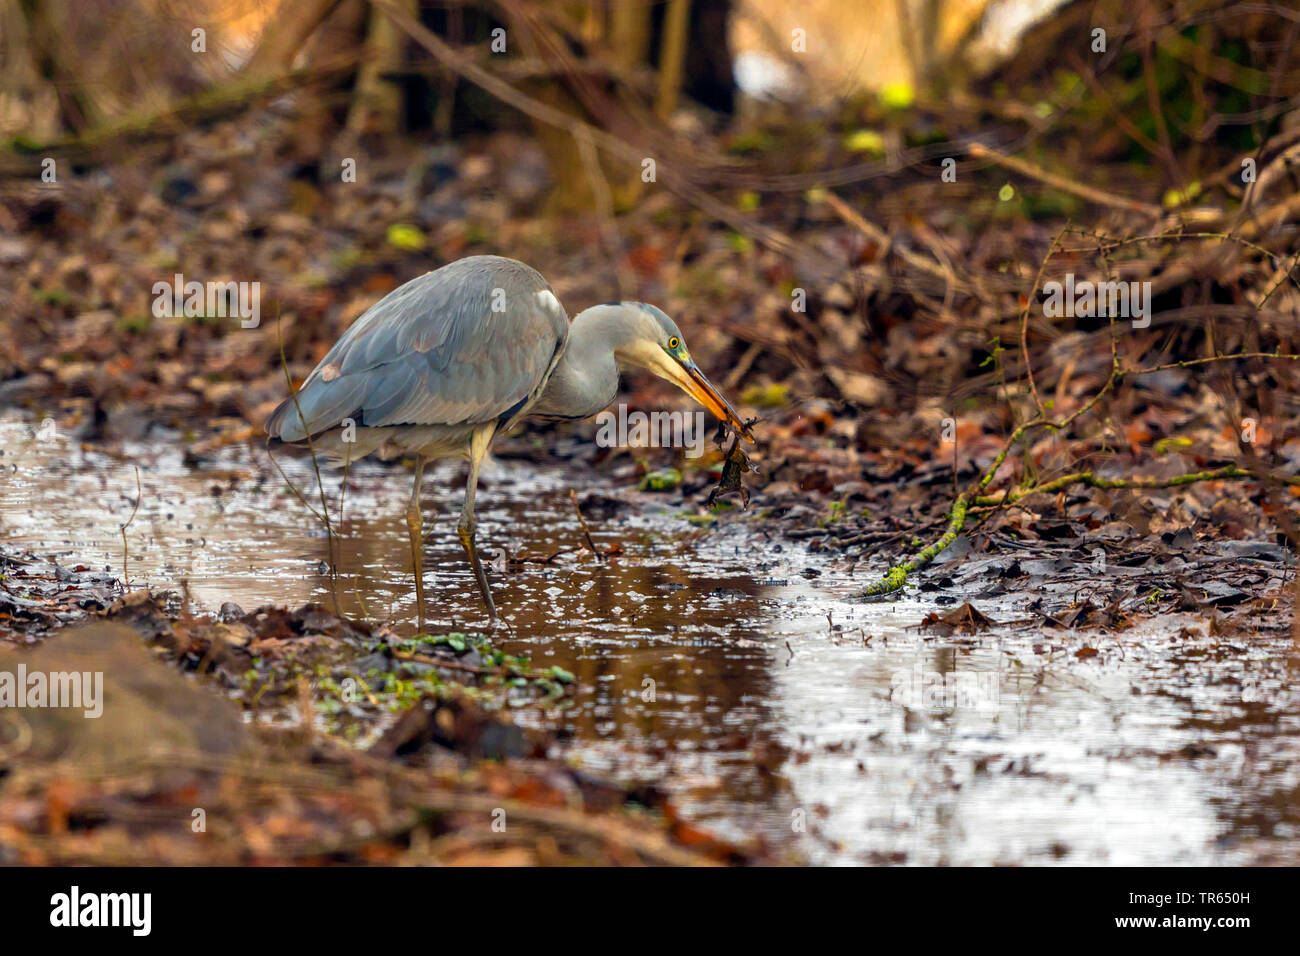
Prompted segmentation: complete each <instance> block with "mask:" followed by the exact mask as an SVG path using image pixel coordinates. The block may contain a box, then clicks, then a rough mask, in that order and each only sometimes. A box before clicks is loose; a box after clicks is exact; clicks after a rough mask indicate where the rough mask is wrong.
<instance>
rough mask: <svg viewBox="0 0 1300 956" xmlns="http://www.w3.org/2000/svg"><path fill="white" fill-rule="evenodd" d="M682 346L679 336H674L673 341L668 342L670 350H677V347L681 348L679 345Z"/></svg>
mask: <svg viewBox="0 0 1300 956" xmlns="http://www.w3.org/2000/svg"><path fill="white" fill-rule="evenodd" d="M681 344H682V343H681V342H680V341H679V340H678V338H677V336H675V335H674V336H673V337H672V338H671V339H669V340H668V347H669V348H670V349H675V348H677V346H679V345H681Z"/></svg>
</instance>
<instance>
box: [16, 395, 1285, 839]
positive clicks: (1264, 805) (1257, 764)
mask: <svg viewBox="0 0 1300 956" xmlns="http://www.w3.org/2000/svg"><path fill="white" fill-rule="evenodd" d="M0 451H3V452H4V455H3V457H0V468H2V469H3V477H2V478H0V535H2V536H3V537H4V538H5V539H6V540H7V541H9V542H10V543H17V544H19V545H20V546H23V547H27V548H30V549H31V550H33V551H35V552H36V553H38V554H42V555H51V554H58V555H62V556H63V559H62V560H63V563H65V564H75V563H86V564H89V565H91V566H94V567H106V568H110V569H111V570H112V571H113V572H115V573H117V574H119V575H120V574H121V571H122V564H123V556H122V543H121V536H120V533H119V526H120V525H121V524H122V523H123V522H125V521H126V520H127V519H128V518H129V516H130V514H131V504H132V501H133V500H134V498H135V487H136V486H135V473H134V468H133V466H134V465H136V464H138V465H139V466H140V482H141V486H142V489H143V496H142V500H141V504H140V507H139V511H138V513H137V514H136V516H135V518H134V520H133V521H132V523H131V525H130V527H129V528H128V530H127V539H128V543H129V561H128V573H129V576H130V583H131V586H132V587H141V586H145V585H148V586H151V587H155V588H164V587H172V588H175V587H178V586H180V585H181V582H184V586H185V587H186V588H187V589H188V592H189V594H190V596H191V599H192V600H193V601H194V602H196V603H198V604H199V605H201V606H203V607H205V608H208V609H211V610H216V609H217V608H218V607H219V606H220V605H221V604H222V603H223V602H225V601H234V602H236V603H237V604H239V605H241V606H242V607H243V608H245V609H250V610H251V609H253V608H255V607H257V606H258V605H260V604H264V603H276V604H288V605H291V606H294V605H297V604H301V603H303V602H305V601H308V600H317V601H321V602H322V603H326V604H329V603H330V591H331V586H332V585H331V579H330V577H329V575H328V574H327V573H326V564H325V560H326V558H327V557H328V544H327V539H326V537H325V535H324V533H323V531H322V530H321V529H320V527H319V525H318V523H317V522H316V521H315V519H313V518H312V517H311V515H310V514H309V513H308V512H307V510H306V508H305V506H304V505H303V504H302V503H301V502H299V501H298V500H297V499H296V498H294V497H293V496H292V495H291V494H290V493H289V492H288V491H287V490H285V488H284V486H283V483H282V482H281V481H280V479H279V478H278V477H277V476H274V473H273V472H272V473H271V477H267V472H268V469H267V467H266V466H265V464H264V459H263V458H262V456H263V455H264V453H263V452H262V451H260V450H248V449H236V450H231V451H229V452H227V453H223V454H222V456H221V461H220V464H219V465H215V466H212V467H207V468H204V469H201V470H191V469H189V468H187V467H185V465H184V464H183V460H182V455H181V452H180V445H179V444H178V443H166V442H164V443H155V444H150V445H137V446H128V447H126V448H125V449H124V450H123V452H122V454H121V455H120V456H110V455H109V454H106V453H104V452H103V451H97V450H96V451H87V450H83V449H82V448H81V447H80V446H78V444H77V443H76V442H75V441H72V440H69V439H68V438H66V437H58V436H54V437H52V438H48V439H47V440H35V439H32V438H31V437H30V430H29V429H27V428H25V427H23V426H20V425H18V424H16V423H15V422H13V421H9V422H0ZM284 464H285V467H286V470H287V471H288V473H289V474H290V475H291V477H292V478H293V479H294V480H295V482H296V483H297V484H298V486H299V487H301V488H304V489H306V488H310V489H311V494H310V495H309V496H308V498H309V500H310V501H311V502H312V504H313V505H314V506H315V507H316V508H318V509H319V500H318V498H316V497H315V494H316V492H315V486H314V482H313V480H312V479H311V472H310V467H309V465H307V464H305V463H302V462H284ZM460 475H461V467H460V466H457V465H454V464H445V465H442V466H439V467H437V468H435V469H431V470H430V472H429V473H428V474H427V476H426V481H425V492H424V503H425V516H426V517H425V522H426V533H427V535H428V538H427V545H426V549H425V564H426V568H427V569H429V573H428V574H427V577H426V590H427V594H428V598H429V605H430V606H429V620H428V624H429V627H430V629H431V630H435V631H438V630H447V629H451V628H453V627H454V628H458V629H464V628H466V627H469V628H471V629H473V628H475V627H477V626H479V625H481V624H482V623H483V616H482V612H481V610H480V608H479V603H478V598H477V594H476V592H475V591H474V589H473V584H472V580H471V578H470V575H469V572H468V568H467V567H466V565H465V562H464V560H463V556H462V555H461V552H460V549H459V545H458V543H457V541H456V538H455V533H454V525H455V520H456V517H457V515H458V512H459V508H460V494H461V491H460ZM409 481H410V479H409V477H408V475H407V474H406V473H405V472H404V471H402V470H401V469H388V468H385V467H381V466H376V465H371V464H369V463H362V464H361V465H359V466H357V467H355V468H354V470H353V472H352V474H351V477H350V482H349V487H348V489H347V493H346V499H345V503H344V513H345V520H344V523H343V524H342V527H341V533H340V541H339V542H338V545H337V547H338V548H339V567H340V572H341V573H340V579H341V580H340V582H339V585H338V596H339V599H340V601H341V604H342V610H343V611H344V612H345V613H348V614H352V615H358V616H367V617H370V618H376V619H381V620H385V619H386V620H391V621H392V622H393V624H394V626H395V627H397V629H398V630H400V631H404V632H407V633H410V632H411V631H412V630H413V620H412V618H413V616H414V596H413V593H412V590H413V589H412V587H411V581H410V558H409V548H408V545H407V537H406V526H405V522H404V518H403V509H404V507H405V501H406V496H407V495H408V494H409V490H410V486H409ZM575 481H576V482H577V483H578V484H577V490H578V492H579V494H580V495H582V494H585V493H587V492H590V491H597V492H600V493H602V494H605V495H608V496H610V497H612V498H615V499H619V500H621V501H623V502H625V503H626V505H627V506H626V507H624V508H622V509H621V510H619V511H618V512H617V513H616V514H614V515H612V516H608V517H600V518H594V519H589V523H590V524H591V528H592V532H593V535H594V537H595V539H596V541H597V543H598V544H600V545H602V546H608V545H610V544H612V543H617V544H618V545H620V546H621V548H622V553H621V554H620V555H618V556H617V557H616V558H614V559H613V560H612V561H610V562H609V563H607V564H602V563H599V562H597V561H596V560H595V559H594V557H593V556H592V555H591V554H590V553H587V552H583V551H581V550H580V542H581V532H580V529H579V526H578V522H577V519H576V517H575V515H574V511H573V506H572V503H571V501H570V498H569V493H568V492H569V488H570V487H573V486H574V484H575ZM326 487H327V488H328V489H329V491H330V497H331V502H330V503H331V510H332V511H336V510H337V494H338V490H339V478H338V476H337V475H336V476H333V477H329V478H327V480H326ZM679 512H680V505H679V504H674V503H672V501H671V500H670V499H667V498H664V497H661V496H655V495H649V494H642V493H639V492H634V491H628V490H625V489H613V488H610V487H606V486H603V485H601V484H599V483H598V482H593V481H591V480H590V479H589V478H588V477H586V476H578V477H576V478H575V476H574V475H573V474H566V473H564V472H563V471H561V470H557V469H544V468H538V467H536V466H532V465H526V464H521V463H518V462H510V461H505V462H497V463H494V464H493V465H491V466H489V468H488V470H487V471H486V472H485V477H484V481H483V484H482V489H481V492H480V496H479V537H480V542H481V544H482V546H483V548H484V550H485V551H487V552H491V553H496V554H498V557H497V559H496V562H495V563H496V565H497V567H496V568H495V569H494V570H492V571H490V572H489V573H490V577H491V579H492V584H493V589H494V594H495V597H496V601H497V605H498V608H499V609H500V610H501V612H502V616H503V617H504V618H505V619H506V620H507V621H508V622H509V623H510V624H511V626H512V627H513V631H514V633H513V636H507V637H504V638H503V637H501V636H499V635H498V637H497V643H498V644H500V645H502V646H504V647H505V648H506V649H507V650H509V651H511V652H513V653H525V654H528V655H529V656H530V657H532V659H533V660H534V662H535V663H536V664H537V665H539V666H549V665H551V664H559V665H560V666H562V667H564V668H566V669H568V670H570V671H572V672H573V673H574V674H575V675H576V676H577V679H578V689H577V692H576V699H575V701H574V705H573V706H572V707H571V708H570V709H569V710H567V711H565V712H563V713H562V714H561V715H560V716H559V721H560V725H561V727H562V728H563V729H564V730H565V731H567V732H568V733H569V734H571V735H572V737H571V740H569V741H567V742H566V743H564V744H563V745H562V747H563V752H564V753H565V754H566V755H567V756H568V758H569V759H571V760H572V761H574V762H576V763H579V764H580V765H582V766H583V767H585V768H587V769H590V770H591V771H593V772H598V773H601V774H608V775H612V776H614V777H617V778H619V779H622V780H626V781H639V782H647V781H649V782H655V783H657V784H658V785H659V786H661V787H662V788H664V789H666V790H669V791H670V792H672V793H673V794H674V795H675V797H676V801H677V803H678V805H679V806H680V807H681V808H682V809H683V811H685V812H686V813H687V814H688V815H690V816H691V817H693V818H694V819H696V820H698V821H700V822H702V823H705V824H707V825H709V826H711V827H713V828H715V829H717V830H718V831H720V832H722V833H723V834H724V835H727V836H730V837H732V838H735V839H741V840H745V839H753V838H761V839H764V840H766V841H768V843H769V844H771V845H773V846H776V847H778V848H782V849H788V850H789V851H790V852H791V853H793V854H797V855H799V856H802V857H806V858H809V859H812V860H814V861H819V862H830V863H852V862H892V861H896V862H907V863H927V864H928V863H954V864H966V863H975V864H984V863H1051V862H1063V863H1074V864H1080V863H1082V864H1088V863H1105V864H1182V863H1224V864H1236V863H1245V862H1295V861H1296V860H1297V858H1298V857H1300V854H1298V853H1297V852H1296V847H1297V845H1300V844H1298V843H1297V836H1298V835H1300V830H1298V829H1297V828H1300V762H1297V760H1296V758H1297V756H1300V700H1298V699H1297V694H1296V691H1295V690H1294V689H1293V686H1294V683H1295V681H1294V677H1295V670H1296V667H1297V664H1298V663H1300V658H1298V657H1297V654H1296V651H1295V649H1294V648H1293V647H1292V646H1291V644H1290V642H1289V641H1288V640H1286V639H1284V638H1283V637H1281V636H1278V637H1270V636H1263V637H1260V636H1256V637H1237V638H1226V637H1225V638H1219V637H1212V636H1208V635H1206V633H1205V632H1206V628H1205V625H1204V620H1203V619H1201V618H1200V617H1199V616H1196V615H1189V616H1176V617H1167V618H1164V619H1159V620H1155V621H1152V622H1149V623H1147V624H1146V625H1144V626H1141V627H1138V628H1134V629H1131V630H1128V631H1125V632H1122V633H1121V634H1119V635H1105V634H1099V633H1096V632H1091V633H1083V632H1069V631H1049V632H1046V633H1044V632H1043V631H1041V630H1038V629H1027V628H1018V629H1016V628H1008V627H999V628H995V629H993V630H990V631H986V632H984V633H982V634H979V635H976V636H973V637H969V636H962V635H957V636H954V637H952V638H937V637H934V636H932V635H929V634H927V633H925V632H922V631H919V630H918V629H917V627H916V625H917V624H918V623H919V622H920V620H921V619H922V618H923V617H924V616H925V615H926V614H927V613H930V612H931V611H934V610H936V607H935V606H934V605H933V604H932V603H930V602H929V601H927V600H919V599H917V598H915V597H912V598H908V599H905V600H901V601H897V602H894V603H888V604H861V603H854V602H852V601H851V600H849V598H850V596H851V595H852V593H853V592H854V591H855V590H856V589H858V588H860V587H861V585H862V584H863V583H864V582H865V580H866V574H867V572H866V571H864V570H863V569H861V568H859V570H858V572H857V574H856V576H854V577H852V578H850V577H849V576H848V575H847V574H846V573H845V572H844V571H843V570H837V569H836V568H835V567H834V566H832V565H828V564H827V563H826V562H825V561H824V560H823V559H822V558H820V557H819V556H817V555H810V554H807V553H805V552H804V551H803V549H802V548H801V547H799V546H791V545H790V544H788V543H786V544H784V545H782V544H781V543H780V542H779V539H778V538H776V537H775V536H773V537H771V538H768V537H766V536H765V535H764V534H763V533H762V532H761V531H759V530H756V528H757V525H755V524H751V523H748V522H740V521H725V520H724V521H723V522H721V523H720V524H719V525H717V526H715V527H713V528H709V529H700V528H697V527H695V526H693V525H691V524H690V523H688V522H687V521H686V520H685V519H684V517H683V516H682V515H681V514H679ZM560 548H567V549H570V550H567V551H564V552H562V553H560V554H559V555H558V556H556V557H555V558H554V559H553V560H552V561H551V563H549V564H541V563H528V564H525V565H523V566H522V567H518V568H513V567H512V568H510V569H502V567H501V565H503V563H504V562H503V556H501V555H500V551H501V549H506V550H508V551H509V553H510V554H511V555H514V556H519V555H521V554H530V553H532V554H537V555H541V556H549V555H551V554H552V553H554V552H555V551H556V550H557V549H560ZM808 569H813V570H815V571H819V572H821V573H820V575H818V576H815V577H811V578H809V577H805V576H804V572H805V571H806V570H808ZM1030 596H1031V595H1026V599H1028V597H1030ZM1021 603H1023V602H1020V601H1017V600H1015V599H1005V600H1000V601H997V602H980V603H979V606H980V609H981V610H982V611H984V612H985V613H987V614H989V615H990V616H992V617H993V618H995V619H997V620H1001V621H1013V620H1015V619H1016V618H1020V617H1024V616H1025V615H1024V613H1023V612H1022V611H1021V610H1020V608H1019V607H1018V605H1019V604H1021ZM1184 626H1187V627H1189V628H1190V629H1191V630H1193V631H1194V632H1196V633H1195V634H1193V635H1192V636H1186V635H1180V633H1179V632H1180V630H1181V629H1182V628H1183V627H1184ZM1085 645H1087V646H1091V647H1095V648H1096V649H1097V650H1098V652H1099V653H1098V654H1097V655H1096V656H1093V657H1089V658H1086V659H1080V658H1077V657H1076V656H1075V651H1076V650H1078V649H1079V648H1081V647H1084V646H1085ZM521 719H536V717H535V716H533V717H530V716H529V715H528V714H527V713H521Z"/></svg>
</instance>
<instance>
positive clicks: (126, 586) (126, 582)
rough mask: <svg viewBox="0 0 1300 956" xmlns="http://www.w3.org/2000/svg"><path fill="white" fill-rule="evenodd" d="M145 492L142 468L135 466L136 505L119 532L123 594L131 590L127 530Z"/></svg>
mask: <svg viewBox="0 0 1300 956" xmlns="http://www.w3.org/2000/svg"><path fill="white" fill-rule="evenodd" d="M142 496H143V492H141V491H140V466H139V465H136V466H135V504H134V505H133V506H132V507H131V517H129V518H127V519H126V524H124V525H121V526H119V528H118V530H119V531H120V532H122V593H123V594H125V593H126V592H128V591H130V590H131V575H130V573H129V572H128V570H127V558H128V555H127V547H126V529H127V528H129V527H131V522H132V521H134V520H135V513H136V512H137V511H139V510H140V498H141V497H142Z"/></svg>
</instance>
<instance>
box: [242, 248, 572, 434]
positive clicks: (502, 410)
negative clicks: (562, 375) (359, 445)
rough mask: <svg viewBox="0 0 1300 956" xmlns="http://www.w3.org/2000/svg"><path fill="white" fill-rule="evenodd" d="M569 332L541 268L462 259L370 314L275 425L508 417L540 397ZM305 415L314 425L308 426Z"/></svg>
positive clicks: (293, 430) (275, 430)
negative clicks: (346, 419)
mask: <svg viewBox="0 0 1300 956" xmlns="http://www.w3.org/2000/svg"><path fill="white" fill-rule="evenodd" d="M567 335H568V317H567V316H566V315H565V312H564V309H563V308H562V307H561V306H560V304H559V302H558V301H557V300H556V298H555V296H554V294H553V293H552V292H551V290H550V287H549V286H548V285H547V284H546V280H544V279H543V278H542V277H541V276H540V275H539V274H538V273H536V272H534V271H533V270H532V269H530V268H529V267H527V266H525V265H523V264H522V263H518V262H514V261H513V260H510V259H499V258H496V257H488V256H478V257H474V258H472V259H462V260H460V261H458V262H455V263H452V264H451V265H449V266H446V267H444V268H442V269H439V270H437V271H435V272H431V273H428V274H427V275H424V276H420V277H419V278H417V279H413V280H411V281H410V282H408V283H406V284H405V285H403V286H401V287H400V288H398V289H396V290H394V291H393V292H392V293H390V294H389V295H387V296H385V297H384V298H383V299H381V300H380V301H379V302H377V303H376V304H375V305H374V306H373V307H372V308H370V309H369V310H368V311H367V312H366V313H365V314H363V315H362V316H361V317H360V318H359V319H357V321H356V322H354V323H353V324H352V326H351V328H349V329H348V331H347V332H346V333H344V335H343V337H342V338H341V339H340V340H339V341H338V343H337V344H336V345H335V346H334V347H333V348H332V349H330V351H329V353H328V354H327V355H326V356H325V358H324V359H322V360H321V363H320V364H319V365H318V366H317V367H316V369H315V370H314V371H313V372H312V373H311V375H309V376H308V377H307V380H306V381H305V382H304V383H303V386H302V387H301V388H300V389H299V390H298V393H297V395H296V399H297V405H298V407H301V409H302V415H301V418H300V417H299V414H298V411H297V408H296V407H295V405H294V399H292V398H291V399H288V400H286V401H285V402H283V403H282V404H281V406H280V407H279V408H278V409H276V411H275V413H274V414H273V415H272V416H271V419H270V421H269V422H268V423H267V430H268V432H270V434H271V435H272V436H275V437H279V438H281V439H283V440H285V441H301V440H302V439H304V438H305V437H306V436H307V435H308V434H313V435H314V434H318V433H320V432H322V431H325V430H328V429H330V428H333V427H335V426H336V425H338V424H340V423H341V422H342V420H343V419H345V418H352V419H353V420H354V421H355V422H356V424H357V425H359V426H369V427H379V426H387V425H456V424H464V423H480V422H488V421H491V420H493V419H496V418H500V417H501V416H503V415H505V414H506V413H508V412H511V411H513V410H514V409H515V408H517V407H522V405H523V404H524V403H526V402H527V401H528V400H529V399H530V398H532V397H534V396H535V395H536V394H537V392H538V391H539V390H540V388H541V387H542V385H543V384H544V383H545V380H546V378H547V376H548V374H549V372H550V370H551V368H552V367H553V364H554V362H555V361H556V360H557V358H558V356H559V354H560V352H561V350H562V349H563V345H564V342H565V339H566V337H567ZM303 421H305V422H306V426H305V427H304V425H303Z"/></svg>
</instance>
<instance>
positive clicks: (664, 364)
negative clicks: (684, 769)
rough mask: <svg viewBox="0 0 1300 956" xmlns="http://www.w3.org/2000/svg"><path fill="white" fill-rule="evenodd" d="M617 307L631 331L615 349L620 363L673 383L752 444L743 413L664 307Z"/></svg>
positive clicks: (631, 304)
mask: <svg viewBox="0 0 1300 956" xmlns="http://www.w3.org/2000/svg"><path fill="white" fill-rule="evenodd" d="M618 308H619V309H620V310H621V311H622V312H623V314H624V317H625V318H626V320H627V322H628V324H629V325H630V326H631V332H632V334H631V336H630V337H628V338H626V339H625V340H624V341H623V342H622V343H621V344H620V345H619V346H618V347H617V348H616V349H615V350H614V357H615V358H616V359H618V361H619V364H620V365H635V366H637V367H638V368H644V369H648V370H649V371H651V372H653V373H654V374H655V375H658V376H659V377H660V378H663V379H667V380H668V381H670V382H672V383H673V384H674V385H676V386H677V387H678V388H680V389H681V390H682V391H683V392H685V393H686V394H687V395H689V396H691V398H693V399H695V400H696V401H697V402H699V403H700V404H701V405H703V406H704V407H705V408H707V409H708V410H709V411H711V412H712V413H713V414H714V415H715V416H716V417H718V418H720V419H721V420H722V421H724V422H726V423H727V424H728V425H730V426H731V427H732V428H734V429H736V431H738V432H739V433H740V434H741V435H742V436H743V437H744V439H745V440H746V441H748V442H750V443H751V444H752V443H753V441H754V436H753V434H752V433H751V432H750V430H749V428H748V427H747V426H746V425H745V423H744V422H743V421H742V420H741V418H740V415H739V414H737V413H736V410H735V409H734V408H732V407H731V403H730V402H728V401H727V400H726V399H725V398H723V397H722V393H721V392H719V391H718V390H717V389H716V388H714V387H713V383H712V382H710V381H709V380H708V378H706V377H705V375H704V373H703V372H701V371H700V367H699V366H698V365H696V364H695V360H694V359H693V358H691V353H690V351H689V350H688V349H687V348H686V339H685V338H683V336H682V330H681V329H679V328H678V327H677V323H676V322H674V321H673V320H672V319H671V318H669V317H668V315H667V314H666V313H665V312H664V311H663V310H662V309H660V308H658V307H657V306H653V305H649V304H648V303H645V302H620V303H618Z"/></svg>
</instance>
